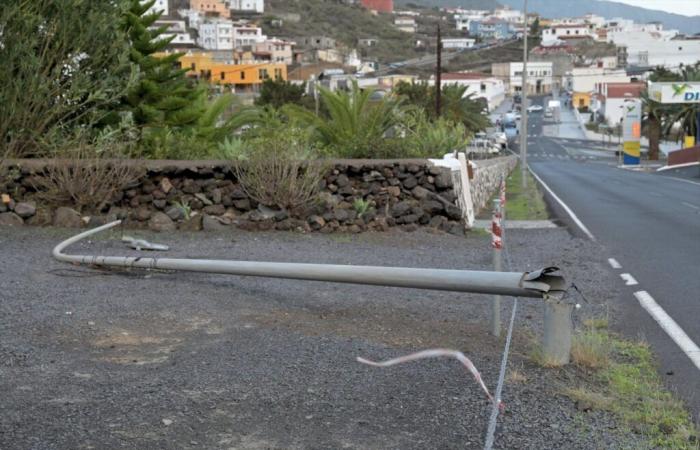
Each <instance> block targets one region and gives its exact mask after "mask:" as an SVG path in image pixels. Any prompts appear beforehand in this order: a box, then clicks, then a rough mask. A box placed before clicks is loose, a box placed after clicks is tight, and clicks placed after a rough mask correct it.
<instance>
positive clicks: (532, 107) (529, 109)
mask: <svg viewBox="0 0 700 450" xmlns="http://www.w3.org/2000/svg"><path fill="white" fill-rule="evenodd" d="M543 109H544V108H542V106H541V105H530V106H528V107H527V112H540V111H542V110H543Z"/></svg>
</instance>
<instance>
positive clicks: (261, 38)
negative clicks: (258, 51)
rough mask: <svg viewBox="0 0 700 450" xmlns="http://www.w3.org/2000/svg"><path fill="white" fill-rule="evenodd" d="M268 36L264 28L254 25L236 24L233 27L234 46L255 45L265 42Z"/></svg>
mask: <svg viewBox="0 0 700 450" xmlns="http://www.w3.org/2000/svg"><path fill="white" fill-rule="evenodd" d="M266 40H267V36H266V35H264V34H262V28H259V27H254V26H248V25H246V26H234V27H233V46H234V48H241V47H243V46H244V45H254V44H258V43H262V42H265V41H266Z"/></svg>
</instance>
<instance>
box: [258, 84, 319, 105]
mask: <svg viewBox="0 0 700 450" xmlns="http://www.w3.org/2000/svg"><path fill="white" fill-rule="evenodd" d="M288 103H291V104H295V105H300V106H305V107H308V106H311V107H312V108H313V99H312V98H308V96H307V95H306V83H304V84H301V85H296V84H292V83H290V82H289V81H286V80H273V79H272V78H268V79H266V80H265V81H263V84H262V87H261V88H260V96H259V97H258V98H256V99H255V104H256V105H258V106H271V107H273V108H280V107H282V106H284V105H286V104H288Z"/></svg>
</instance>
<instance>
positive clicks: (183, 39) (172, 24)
mask: <svg viewBox="0 0 700 450" xmlns="http://www.w3.org/2000/svg"><path fill="white" fill-rule="evenodd" d="M164 26H165V27H167V30H166V31H165V32H164V33H163V34H161V35H160V37H161V38H165V39H169V38H172V40H171V41H170V44H168V48H174V49H184V48H193V47H195V46H196V45H197V43H196V41H195V40H194V38H193V37H192V36H191V35H190V32H189V31H188V30H187V25H186V24H185V21H184V20H157V21H155V22H154V23H153V26H151V27H149V29H153V28H160V27H164Z"/></svg>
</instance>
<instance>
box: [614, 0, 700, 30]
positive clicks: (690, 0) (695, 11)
mask: <svg viewBox="0 0 700 450" xmlns="http://www.w3.org/2000/svg"><path fill="white" fill-rule="evenodd" d="M612 1H615V2H619V3H627V4H628V5H633V6H640V7H642V8H649V9H659V10H661V11H666V12H670V13H676V14H683V15H685V16H700V0H612ZM698 31H700V30H698Z"/></svg>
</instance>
